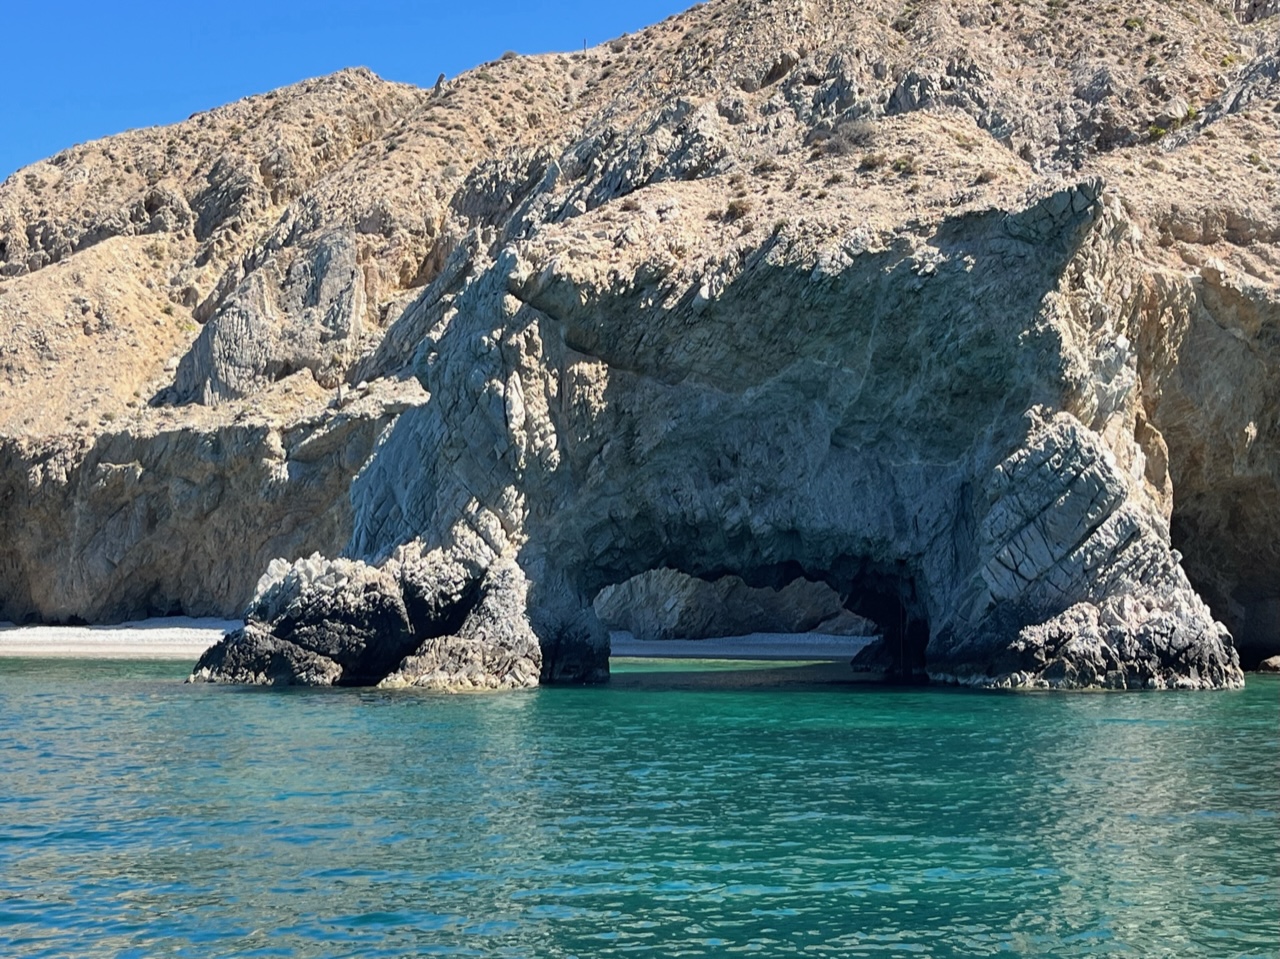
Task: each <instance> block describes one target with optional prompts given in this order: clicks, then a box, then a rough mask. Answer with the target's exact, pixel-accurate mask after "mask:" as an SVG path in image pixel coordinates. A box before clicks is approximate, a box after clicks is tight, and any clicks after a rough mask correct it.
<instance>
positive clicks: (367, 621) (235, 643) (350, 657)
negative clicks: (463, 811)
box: [191, 551, 542, 690]
mask: <svg viewBox="0 0 1280 959" xmlns="http://www.w3.org/2000/svg"><path fill="white" fill-rule="evenodd" d="M527 589H528V584H527V583H526V581H525V579H524V574H523V572H522V571H521V569H520V567H519V566H517V565H516V564H515V563H514V562H511V561H509V560H505V559H502V558H499V559H497V560H496V561H494V562H493V563H492V564H491V565H490V566H489V567H488V568H487V569H485V568H483V567H482V566H478V565H476V564H475V563H472V564H469V565H468V564H464V563H460V562H457V561H452V560H448V559H446V558H445V557H444V556H443V554H441V553H439V552H434V553H429V554H427V555H426V556H423V555H421V554H420V553H418V552H416V551H403V552H402V553H401V555H400V557H399V558H397V559H396V560H394V561H392V562H390V563H388V564H386V565H384V566H383V567H382V568H377V567H372V566H368V565H366V564H364V563H359V562H355V561H352V560H332V561H330V560H324V559H322V558H320V557H318V556H313V557H311V558H310V559H306V560H299V561H298V562H297V563H294V564H293V565H289V564H287V563H283V562H280V563H274V564H272V567H271V568H270V569H269V570H268V572H267V575H265V576H264V577H263V579H262V581H261V582H260V583H259V585H258V591H257V593H256V595H255V597H254V600H253V602H252V603H251V604H250V607H249V610H248V614H247V622H246V624H245V626H244V628H242V629H239V630H236V631H235V632H233V633H229V634H228V635H227V636H225V637H224V638H223V640H222V641H221V642H219V643H218V644H217V645H216V646H214V647H213V648H212V649H210V650H208V651H207V652H206V653H205V654H204V656H202V657H201V659H200V661H199V663H197V665H196V667H195V669H194V671H193V672H192V674H191V680H192V681H194V682H226V683H247V684H253V685H271V686H279V685H299V686H334V685H347V686H351V685H360V686H372V685H377V684H382V685H385V686H421V687H427V688H432V689H445V690H465V689H500V688H515V687H523V686H533V685H536V684H537V682H538V678H539V674H540V672H541V669H542V655H541V648H540V646H539V643H538V640H537V637H536V636H535V635H534V634H533V633H532V631H531V630H530V628H529V624H528V622H527V620H526V619H525V617H524V610H525V606H526V596H525V594H526V592H527Z"/></svg>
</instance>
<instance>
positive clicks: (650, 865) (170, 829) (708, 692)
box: [0, 660, 1280, 959]
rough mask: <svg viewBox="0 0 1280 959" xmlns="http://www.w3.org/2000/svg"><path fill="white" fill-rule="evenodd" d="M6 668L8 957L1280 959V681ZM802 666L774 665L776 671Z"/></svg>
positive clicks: (1, 758) (1, 912) (3, 879)
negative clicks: (1088, 682)
mask: <svg viewBox="0 0 1280 959" xmlns="http://www.w3.org/2000/svg"><path fill="white" fill-rule="evenodd" d="M181 672H182V667H180V666H179V667H173V666H164V665H157V664H138V663H134V664H128V665H127V666H125V665H121V666H118V667H110V666H103V665H101V664H98V665H95V666H94V667H93V668H92V669H88V670H85V669H83V668H81V664H74V663H65V662H64V663H45V664H32V663H29V662H28V663H18V664H16V665H15V661H4V660H0V724H2V725H0V728H3V729H4V730H5V736H4V737H3V739H0V770H2V771H3V772H2V773H0V776H2V778H0V784H2V788H0V954H3V955H4V956H6V957H14V959H35V957H53V956H65V955H76V956H83V957H99V956H101V957H105V956H113V957H114V956H148V957H150V956H155V955H160V954H163V955H169V956H178V957H185V956H192V957H196V956H198V957H201V959H204V957H218V956H287V957H311V956H317V957H318V956H325V957H332V956H360V957H374V956H404V955H442V956H486V957H488V956H499V957H506V956H510V957H517V956H519V957H526V956H552V957H570V956H593V957H595V956H599V957H611V956H612V957H618V956H646V955H651V956H662V957H668V956H721V955H726V954H734V955H736V954H746V955H759V956H770V957H772V956H792V955H797V956H798V955H806V956H812V955H833V956H884V955H897V956H901V955H921V956H940V957H941V956H989V955H1027V956H1032V955H1045V956H1062V957H1073V956H1081V957H1083V956H1134V955H1141V956H1178V957H1199V956H1204V957H1210V956H1212V957H1221V956H1274V955H1275V954H1276V953H1275V944H1276V942H1280V892H1278V887H1280V829H1278V826H1277V823H1278V822H1280V819H1278V818H1277V817H1278V816H1280V780H1278V777H1277V773H1276V768H1275V763H1274V756H1275V752H1276V746H1277V736H1276V725H1277V724H1276V719H1277V710H1276V705H1277V694H1278V693H1280V682H1277V681H1276V680H1273V679H1265V678H1259V679H1257V680H1251V683H1250V686H1249V688H1247V689H1246V690H1244V691H1241V692H1229V693H1220V694H1211V695H1204V694H1178V693H1167V694H1160V695H1124V696H1053V695H1046V696H998V695H977V694H959V693H949V692H946V691H938V690H925V691H919V690H916V691H904V690H884V689H865V688H864V689H849V688H845V687H833V686H825V685H810V686H806V685H805V684H804V683H801V682H797V681H796V678H795V677H794V676H790V677H786V678H785V680H780V681H779V682H778V683H777V684H775V685H774V686H773V687H771V686H770V684H769V682H768V681H766V679H765V678H762V674H760V673H759V672H757V673H755V674H754V675H753V676H752V678H751V682H749V683H737V682H736V681H735V676H734V674H733V673H732V672H729V671H726V670H719V671H717V672H716V673H715V674H714V677H713V678H712V679H710V680H708V679H706V677H703V679H701V680H699V679H697V677H691V676H690V675H689V674H682V675H681V676H678V677H671V676H664V675H663V674H662V673H661V672H660V671H658V670H655V669H654V668H652V667H646V668H645V669H644V670H642V671H639V672H637V673H636V674H633V675H630V676H628V675H627V674H623V675H622V676H620V677H619V680H618V682H616V683H615V684H614V686H613V687H612V688H605V689H551V690H540V691H537V692H534V693H531V694H528V695H523V694H517V695H508V696H493V697H480V696H477V697H448V696H434V695H421V694H415V693H412V692H406V693H405V694H403V695H401V694H390V693H384V692H378V691H310V692H308V691H296V692H286V693H284V694H280V693H268V694H264V693H261V692H259V691H254V690H235V689H218V688H192V687H184V686H182V685H180V684H179V683H177V682H175V681H174V677H175V676H179V675H181ZM779 672H780V671H779Z"/></svg>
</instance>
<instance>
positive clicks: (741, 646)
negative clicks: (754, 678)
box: [609, 632, 874, 661]
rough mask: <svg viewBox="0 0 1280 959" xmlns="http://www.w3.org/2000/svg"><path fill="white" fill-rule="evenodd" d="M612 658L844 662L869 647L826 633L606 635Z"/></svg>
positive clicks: (866, 638)
mask: <svg viewBox="0 0 1280 959" xmlns="http://www.w3.org/2000/svg"><path fill="white" fill-rule="evenodd" d="M609 638H610V641H611V643H612V647H613V649H612V655H614V656H622V657H636V658H657V659H776V660H806V661H809V660H844V661H848V660H850V659H852V658H853V657H854V655H855V654H857V652H858V651H859V650H861V649H862V648H863V647H864V646H866V645H867V644H868V643H870V642H871V641H872V640H873V638H874V637H871V636H835V635H832V634H830V633H751V634H749V635H747V636H720V637H716V638H715V639H658V640H640V639H636V638H635V636H633V635H632V634H631V633H627V632H613V633H610V634H609Z"/></svg>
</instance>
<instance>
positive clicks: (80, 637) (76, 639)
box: [0, 616, 871, 662]
mask: <svg viewBox="0 0 1280 959" xmlns="http://www.w3.org/2000/svg"><path fill="white" fill-rule="evenodd" d="M239 626H240V621H239V620H231V619H219V618H216V617H201V618H196V617H189V616H170V617H162V618H156V619H146V620H139V621H135V622H128V623H118V624H116V625H114V626H15V625H14V624H12V623H0V657H22V658H28V659H191V660H196V659H199V658H200V655H201V653H203V652H204V651H205V650H206V649H208V648H209V647H210V646H212V645H213V644H214V643H216V642H217V641H218V640H220V639H221V638H222V636H223V633H225V632H228V631H230V630H233V629H238V628H239ZM609 636H610V642H611V645H612V648H611V650H610V657H611V658H614V657H617V658H622V659H721V660H742V661H777V662H797V661H805V662H819V661H825V662H837V661H839V662H847V661H848V660H850V659H852V658H853V656H854V655H855V654H856V653H857V652H858V651H859V650H861V649H862V648H863V647H864V646H866V645H867V644H868V643H869V642H871V639H870V638H869V637H865V636H837V635H832V634H829V633H750V634H748V635H746V636H721V637H716V638H714V639H660V640H639V639H636V638H635V637H634V636H633V635H632V634H631V633H627V632H612V633H610V634H609Z"/></svg>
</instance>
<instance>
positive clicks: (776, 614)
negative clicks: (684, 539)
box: [592, 569, 879, 640]
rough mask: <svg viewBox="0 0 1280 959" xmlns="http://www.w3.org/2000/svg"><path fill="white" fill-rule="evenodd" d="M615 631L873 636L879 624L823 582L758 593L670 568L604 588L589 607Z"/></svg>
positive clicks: (727, 579) (670, 635)
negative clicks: (848, 605) (853, 608)
mask: <svg viewBox="0 0 1280 959" xmlns="http://www.w3.org/2000/svg"><path fill="white" fill-rule="evenodd" d="M592 607H593V608H594V610H595V613H596V615H597V616H599V617H600V621H601V622H602V623H604V625H605V626H606V627H607V628H609V629H611V630H615V629H620V630H625V631H627V632H629V633H631V634H633V635H634V636H635V637H636V639H641V640H658V639H708V638H711V637H715V636H743V635H746V634H748V633H753V632H761V633H807V632H811V631H813V632H822V633H832V634H835V635H842V636H871V635H874V634H875V633H877V632H879V628H878V627H877V626H876V625H875V623H873V622H871V621H870V620H868V619H866V618H865V617H862V616H859V615H857V614H856V613H853V612H851V611H849V610H847V609H845V608H844V602H843V599H842V597H841V596H840V594H839V593H837V592H836V591H835V590H834V589H832V588H831V587H830V586H828V585H827V584H826V583H812V582H809V581H807V580H803V579H796V580H792V581H791V582H790V583H788V584H787V585H786V586H784V587H783V588H782V589H770V588H768V587H763V588H758V589H757V588H753V587H751V586H748V585H747V584H746V583H745V582H743V581H742V578H741V577H739V576H723V577H721V578H719V579H717V580H714V581H708V580H704V579H696V578H694V577H692V576H687V575H685V574H684V573H680V572H678V571H676V570H673V569H659V570H654V571H652V572H649V573H641V574H640V575H638V576H633V577H632V578H631V579H629V580H627V581H626V582H625V583H619V584H618V585H616V586H608V587H606V588H605V589H603V590H601V591H600V593H599V595H597V596H596V598H595V601H594V602H593V603H592Z"/></svg>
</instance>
